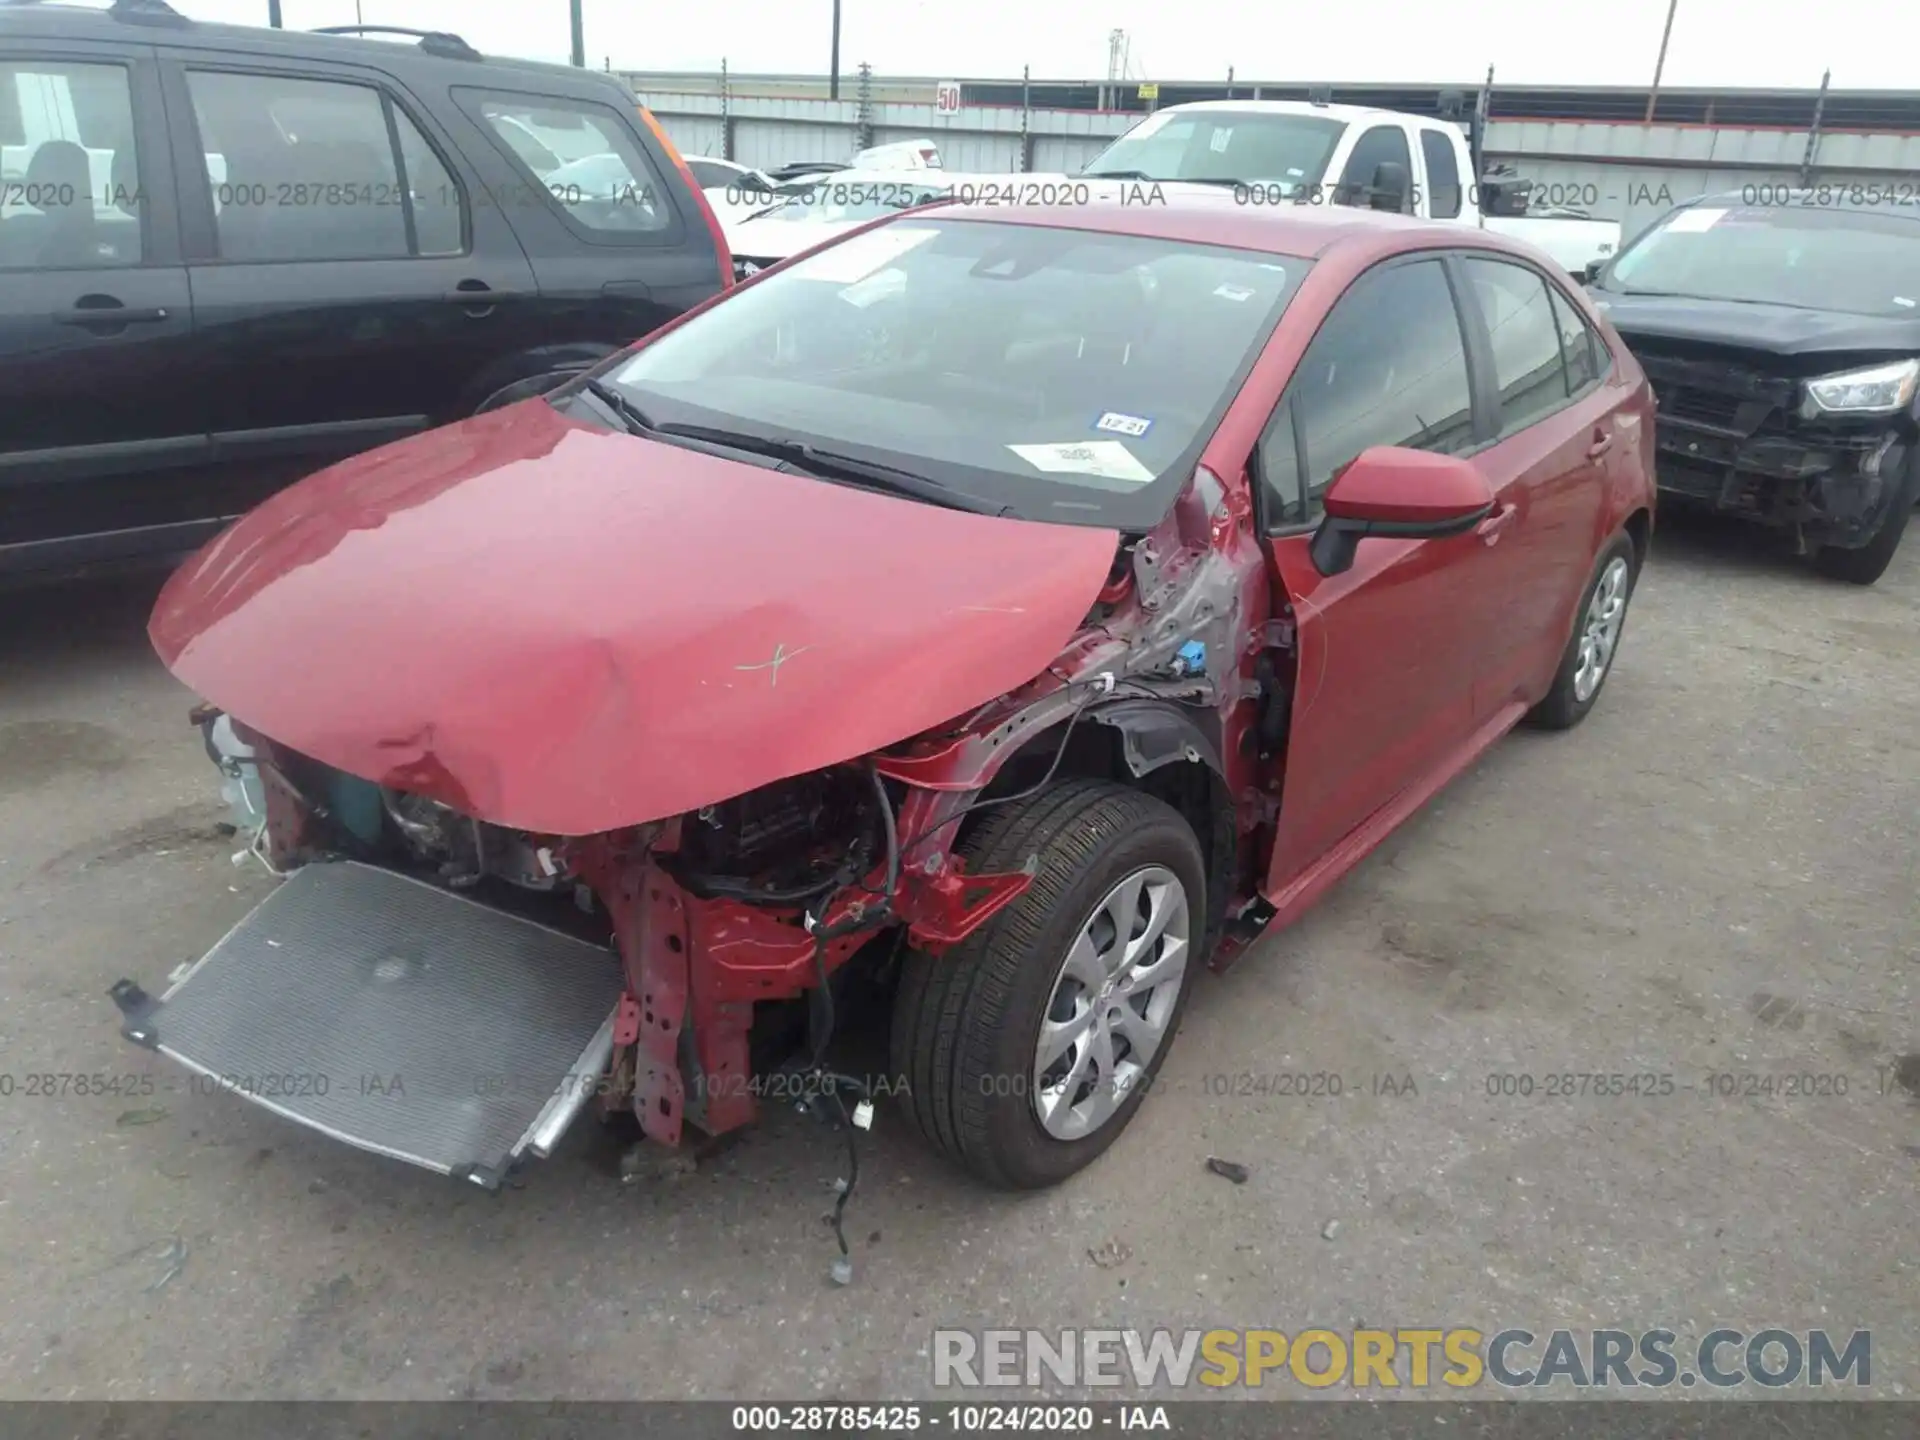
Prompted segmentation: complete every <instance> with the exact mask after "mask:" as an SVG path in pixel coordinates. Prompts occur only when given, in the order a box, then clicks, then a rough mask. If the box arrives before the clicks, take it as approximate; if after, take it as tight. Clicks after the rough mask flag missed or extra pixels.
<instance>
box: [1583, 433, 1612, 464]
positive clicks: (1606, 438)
mask: <svg viewBox="0 0 1920 1440" xmlns="http://www.w3.org/2000/svg"><path fill="white" fill-rule="evenodd" d="M1612 448H1613V432H1612V431H1611V430H1595V431H1594V432H1593V442H1592V443H1591V444H1589V445H1588V446H1587V459H1589V460H1598V459H1599V458H1600V457H1601V456H1602V455H1604V454H1606V453H1607V451H1609V450H1611V449H1612Z"/></svg>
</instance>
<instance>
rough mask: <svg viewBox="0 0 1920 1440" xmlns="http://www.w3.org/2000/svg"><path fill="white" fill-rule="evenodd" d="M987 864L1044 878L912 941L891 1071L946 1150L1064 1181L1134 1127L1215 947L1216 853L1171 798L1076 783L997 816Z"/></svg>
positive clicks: (984, 867)
mask: <svg viewBox="0 0 1920 1440" xmlns="http://www.w3.org/2000/svg"><path fill="white" fill-rule="evenodd" d="M961 854H962V856H963V858H964V859H965V860H966V862H967V868H968V869H969V870H971V871H973V872H975V873H980V872H988V871H1008V870H1017V869H1019V868H1020V867H1021V866H1023V865H1024V864H1025V863H1026V861H1027V859H1028V857H1029V856H1037V857H1038V861H1039V865H1038V870H1037V872H1036V873H1035V875H1034V879H1033V884H1032V885H1031V886H1030V887H1028V889H1027V892H1026V893H1025V894H1024V895H1022V896H1021V897H1020V899H1019V900H1018V901H1016V902H1015V903H1014V904H1013V905H1011V906H1009V907H1008V908H1007V909H1005V910H1003V911H1002V912H1000V914H998V915H996V916H994V917H993V918H992V919H991V920H989V921H988V922H987V923H986V924H985V925H983V926H981V928H980V929H979V930H977V931H975V932H974V933H973V934H972V935H970V936H968V937H967V938H966V940H964V941H962V942H961V943H960V944H959V945H956V946H954V947H953V949H952V950H951V951H949V952H948V953H947V954H945V955H943V956H937V957H936V956H930V955H921V954H918V953H914V954H910V955H909V956H908V958H907V960H906V963H905V965H904V967H903V969H902V973H901V978H900V989H899V993H898V995H897V996H896V998H895V1001H894V1012H893V1070H894V1073H895V1074H897V1075H903V1076H905V1077H906V1080H907V1096H908V1105H909V1108H910V1111H911V1114H912V1118H913V1121H914V1124H915V1126H916V1128H918V1129H919V1131H920V1132H921V1134H923V1135H924V1136H925V1137H926V1138H927V1140H928V1142H929V1143H930V1144H932V1145H933V1146H934V1148H936V1149H938V1150H940V1151H942V1152H943V1153H944V1154H946V1155H947V1156H948V1157H949V1158H950V1159H952V1160H954V1161H956V1162H957V1163H959V1164H960V1165H962V1166H964V1167H965V1168H966V1169H967V1170H968V1171H970V1172H971V1173H972V1174H973V1175H974V1176H975V1177H976V1178H978V1179H980V1180H982V1181H984V1182H985V1183H987V1184H989V1185H992V1186H995V1187H997V1188H1001V1189H1010V1190H1031V1189H1039V1188H1042V1187H1044V1186H1048V1185H1055V1184H1058V1183H1059V1182H1060V1181H1062V1180H1065V1179H1066V1178H1067V1177H1068V1176H1070V1175H1072V1174H1074V1173H1075V1172H1076V1171H1079V1170H1081V1169H1083V1168H1085V1167H1086V1166H1087V1165H1089V1164H1091V1163H1092V1162H1093V1161H1094V1159H1095V1158H1097V1157H1098V1156H1099V1155H1100V1154H1101V1153H1102V1152H1103V1151H1104V1150H1106V1148H1107V1147H1108V1146H1109V1145H1111V1144H1112V1143H1113V1142H1114V1140H1115V1139H1116V1138H1118V1136H1119V1134H1120V1132H1121V1131H1122V1130H1124V1129H1125V1128H1126V1126H1127V1124H1128V1122H1129V1121H1131V1120H1132V1119H1133V1116H1134V1113H1135V1112H1136V1111H1137V1110H1138V1109H1139V1107H1140V1103H1141V1101H1142V1100H1143V1099H1145V1097H1146V1091H1147V1089H1148V1088H1149V1086H1150V1085H1151V1084H1152V1081H1153V1077H1154V1076H1155V1075H1156V1074H1157V1073H1158V1071H1159V1069H1160V1065H1161V1063H1162V1062H1163V1061H1164V1060H1165V1058H1166V1054H1167V1050H1168V1048H1169V1047H1170V1046H1171V1045H1172V1043H1173V1037H1174V1033H1175V1031H1176V1030H1177V1029H1178V1028H1179V1024H1180V1017H1181V1015H1182V1014H1183V1013H1184V1012H1185V1010H1186V1004H1187V997H1188V995H1189V994H1191V992H1192V988H1193V980H1194V977H1195V975H1196V974H1197V972H1198V971H1199V969H1200V967H1201V962H1202V961H1203V960H1204V959H1205V956H1204V955H1203V954H1202V953H1201V948H1202V946H1203V944H1204V937H1205V935H1206V933H1207V915H1206V893H1207V892H1206V866H1205V862H1204V861H1203V859H1202V857H1201V852H1200V842H1199V840H1198V839H1197V838H1196V837H1195V835H1194V833H1193V829H1192V827H1191V826H1189V825H1188V824H1187V822H1186V821H1185V820H1184V819H1183V818H1182V817H1181V815H1180V813H1179V812H1178V811H1176V810H1174V809H1173V808H1172V807H1171V806H1170V805H1167V804H1166V803H1165V802H1163V801H1161V800H1158V799H1155V798H1154V797H1153V796H1151V795H1146V794H1143V793H1141V792H1140V791H1137V790H1131V789H1128V788H1127V787H1126V786H1123V785H1117V784H1114V783H1112V782H1110V781H1105V780H1071V781H1067V782H1065V783H1063V784H1060V785H1057V786H1055V787H1053V788H1052V789H1049V790H1047V791H1044V792H1042V793H1041V794H1040V795H1038V796H1036V797H1035V798H1033V799H1031V800H1028V801H1026V802H1024V803H1021V804H1018V805H1013V806H1009V807H1006V808H1005V809H1004V810H1002V811H1001V812H1000V813H999V814H996V815H991V816H990V817H989V818H988V819H986V820H984V821H983V822H982V823H981V825H980V828H979V829H978V830H977V831H976V832H975V833H974V834H972V835H971V836H969V837H968V839H967V840H966V842H965V843H964V844H963V845H962V847H961Z"/></svg>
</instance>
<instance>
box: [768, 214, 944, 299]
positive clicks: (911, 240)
mask: <svg viewBox="0 0 1920 1440" xmlns="http://www.w3.org/2000/svg"><path fill="white" fill-rule="evenodd" d="M939 233H940V232H939V231H938V230H923V229H914V228H910V227H908V226H905V225H889V226H888V227H886V228H885V229H884V230H869V231H868V232H867V233H866V234H864V235H854V236H852V237H850V238H848V239H846V240H843V241H841V242H840V243H839V244H838V245H835V246H832V247H831V248H829V249H826V250H822V251H821V252H820V253H819V254H818V255H810V256H808V257H807V258H806V259H805V260H802V261H801V262H800V263H799V264H798V265H796V266H794V267H793V273H794V274H795V275H796V276H798V277H799V278H800V279H803V280H825V281H827V282H828V283H829V284H833V285H853V284H856V283H858V282H859V281H861V280H864V279H866V278H867V277H868V276H869V275H872V274H874V273H875V272H876V271H879V270H883V269H885V268H886V267H887V266H888V265H891V264H892V263H893V262H894V261H895V260H898V259H899V258H900V257H901V256H902V255H904V254H906V253H907V252H908V251H909V250H912V249H914V248H915V247H916V246H920V245H924V244H926V243H927V242H928V241H929V240H931V239H933V237H934V236H935V235H938V234H939Z"/></svg>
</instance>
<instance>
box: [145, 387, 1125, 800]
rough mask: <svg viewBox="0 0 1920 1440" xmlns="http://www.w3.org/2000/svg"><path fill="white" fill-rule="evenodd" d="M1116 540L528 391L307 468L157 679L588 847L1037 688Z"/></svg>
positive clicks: (160, 642) (162, 607)
mask: <svg viewBox="0 0 1920 1440" xmlns="http://www.w3.org/2000/svg"><path fill="white" fill-rule="evenodd" d="M1116 540H1117V537H1116V535H1115V534H1114V533H1113V532H1112V531H1108V530H1099V529H1091V528H1084V527H1077V526H1064V525H1043V524H1037V523H1032V522H1028V521H1020V520H1006V519H999V518H995V517H991V516H983V515H972V514H966V513H963V512H960V511H955V510H944V509H939V508H936V507H934V506H931V505H926V504H921V503H917V502H914V501H910V500H902V499H896V498H894V497H892V496H886V495H875V494H870V493H867V492H864V491H858V490H852V489H848V488H846V487H844V486H836V485H830V484H826V483H824V482H821V481H817V480H809V479H807V478H805V477H802V476H795V475H788V474H783V473H780V472H778V471H774V470H770V469H767V468H765V467H763V466H758V465H751V464H742V463H737V462H734V461H729V460H723V459H719V458H716V457H714V456H710V455H705V454H701V453H698V452H694V451H690V450H685V449H681V448H678V447H675V446H671V445H663V444H658V443H655V442H652V441H648V440H642V439H636V438H634V437H632V436H628V435H620V434H611V433H608V432H606V431H602V430H598V429H594V428H591V427H589V426H585V425H582V424H579V423H576V422H574V421H571V420H569V419H567V418H565V417H564V416H562V415H560V414H559V413H558V412H556V411H555V410H554V409H552V408H551V407H550V406H548V405H547V404H546V403H545V402H544V401H541V400H532V401H527V402H524V403H522V404H519V405H515V406H510V407H508V408H506V409H503V410H497V411H493V412H491V413H489V414H487V415H483V416H479V417H477V418H475V419H472V420H468V421H464V422H462V423H460V424H458V425H454V426H450V427H448V428H447V429H444V430H438V431H433V432H430V433H428V434H425V435H421V436H417V437H415V438H413V439H410V440H406V441H402V442H401V443H399V444H397V445H391V446H388V447H385V448H384V449H381V450H377V451H374V452H372V453H370V454H367V455H363V456H359V457H358V458H356V459H353V460H349V461H347V462H346V463H344V464H341V465H337V466H334V467H333V468H331V469H328V470H324V471H321V472H320V473H319V474H317V475H314V476H311V477H309V478H308V479H306V480H304V481H302V482H301V483H299V484H298V485H295V486H293V487H292V488H291V489H288V490H285V491H283V492H281V493H280V494H278V495H276V496H274V497H273V498H272V499H271V500H269V501H267V503H265V504H264V505H262V506H260V507H259V508H258V509H257V510H255V511H253V512H252V513H251V514H249V515H247V516H245V517H244V518H242V519H241V520H239V521H238V522H237V523H235V524H234V525H233V526H232V527H231V528H230V529H228V530H227V531H226V532H225V533H224V534H222V535H220V536H219V537H217V538H216V539H214V540H213V541H211V542H210V543H209V544H208V545H207V546H206V548H205V549H203V550H202V551H201V552H200V553H199V554H198V555H196V556H195V557H194V558H193V559H192V560H190V561H188V562H187V564H186V565H185V566H183V567H182V568H181V569H180V571H179V572H178V573H177V574H175V575H174V576H173V578H172V579H171V580H170V581H169V582H168V583H167V586H166V588H165V590H164V591H162V593H161V595H160V600H159V603H158V605H157V606H156V607H155V609H154V614H153V619H152V622H151V624H150V626H149V633H150V635H151V636H152V639H153V643H154V647H155V648H156V649H157V650H158V651H159V652H160V657H161V659H163V660H164V661H165V662H166V664H167V666H168V667H169V668H170V669H171V670H172V671H173V673H174V674H175V675H176V676H178V677H179V678H180V680H182V681H183V682H184V683H185V684H187V685H188V686H190V687H191V688H192V689H193V690H195V691H196V692H198V693H199V694H200V695H201V696H203V697H204V698H205V699H207V700H209V701H211V702H213V703H214V704H215V705H218V706H220V707H221V708H222V709H224V710H226V711H228V712H229V713H230V714H232V715H233V716H234V717H235V718H236V719H238V720H240V721H242V722H243V723H245V724H247V725H250V726H252V727H253V728H254V729H255V730H257V731H259V732H260V733H262V734H264V735H266V736H269V737H270V738H272V739H274V740H276V741H279V742H280V743H282V744H285V745H290V746H292V747H293V748H294V749H296V750H299V751H301V752H303V753H305V754H307V755H310V756H313V757H314V758H315V759H318V760H321V761H324V762H326V763H327V764H329V765H333V766H335V767H337V768H338V769H341V770H344V771H346V772H347V773H349V774H352V775H358V776H360V777H362V778H364V779H368V780H373V781H377V782H379V783H381V784H385V785H391V786H394V787H396V788H402V789H407V790H412V791H415V792H417V793H421V794H425V795H429V796H431V797H433V798H435V799H438V800H440V801H442V802H444V803H446V804H449V805H453V806H456V807H457V808H459V809H460V810H462V811H464V812H466V813H468V814H472V815H477V816H479V817H480V818H482V819H486V820H491V821H494V822H495V823H498V824H502V825H508V826H513V827H517V828H521V829H527V830H533V831H537V832H540V833H544V834H556V835H587V834H593V833H596V832H599V831H602V830H610V829H615V828H617V827H620V826H624V825H632V824H639V823H641V822H644V821H647V820H654V819H660V818H662V817H665V816H669V815H675V814H680V813H683V812H685V811H688V810H693V809H697V808H699V807H700V806H703V805H709V804H712V803H714V802H716V801H720V800H724V799H727V798H729V797H731V796H734V795H738V794H741V793H743V792H745V791H748V790H752V789H754V788H756V787H758V786H761V785H765V784H768V783H770V782H772V781H775V780H779V779H782V778H784V777H786V776H790V775H798V774H803V773H805V772H807V771H809V770H815V769H818V768H820V767H821V766H824V765H830V764H834V763H836V762H838V761H843V760H848V759H852V758H854V757H856V756H859V755H863V754H866V753H867V752H869V751H872V750H875V749H879V748H881V747H883V746H886V745H889V744H892V743H894V742H896V741H899V740H902V739H905V738H906V737H908V736H910V735H913V734H916V733H917V732H919V731H921V730H925V729H927V728H929V727H930V726H933V725H936V724H938V723H940V722H942V721H945V720H949V719H951V718H953V717H954V716H957V715H960V714H963V713H965V712H966V711H968V710H970V709H972V708H973V707H974V706H976V705H979V704H982V703H984V702H986V701H988V700H990V699H992V698H994V697H995V696H997V695H999V694H1001V693H1003V692H1005V691H1007V690H1011V689H1013V688H1014V687H1016V686H1018V685H1020V684H1022V683H1024V682H1026V681H1027V680H1030V679H1032V678H1033V676H1035V675H1036V674H1038V673H1039V672H1040V671H1041V670H1042V669H1043V668H1044V667H1045V666H1046V665H1047V664H1048V662H1049V661H1051V660H1052V659H1053V658H1054V657H1055V656H1056V655H1057V654H1058V653H1059V651H1060V649H1061V647H1062V646H1063V645H1065V644H1066V642H1067V641H1068V640H1069V639H1070V638H1071V637H1072V635H1073V634H1074V632H1075V630H1076V629H1077V628H1078V627H1079V625H1080V624H1081V623H1082V621H1083V620H1084V619H1085V617H1086V615H1087V612H1088V611H1089V609H1090V608H1091V607H1092V605H1093V603H1094V600H1095V597H1096V595H1097V594H1098V591H1099V589H1100V586H1101V585H1102V583H1103V582H1104V580H1105V578H1106V576H1107V573H1108V569H1109V567H1110V565H1111V564H1112V560H1113V555H1114V547H1115V543H1116Z"/></svg>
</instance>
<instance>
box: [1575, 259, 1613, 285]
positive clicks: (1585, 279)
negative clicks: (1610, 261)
mask: <svg viewBox="0 0 1920 1440" xmlns="http://www.w3.org/2000/svg"><path fill="white" fill-rule="evenodd" d="M1606 268H1607V262H1606V261H1604V260H1589V261H1587V263H1586V264H1585V265H1583V266H1582V267H1581V268H1580V283H1581V284H1582V285H1591V284H1593V282H1594V281H1596V280H1598V279H1599V278H1600V272H1601V271H1602V270H1604V269H1606Z"/></svg>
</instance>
